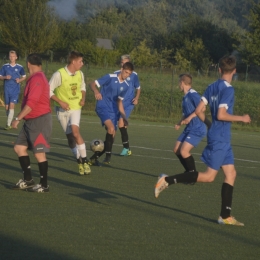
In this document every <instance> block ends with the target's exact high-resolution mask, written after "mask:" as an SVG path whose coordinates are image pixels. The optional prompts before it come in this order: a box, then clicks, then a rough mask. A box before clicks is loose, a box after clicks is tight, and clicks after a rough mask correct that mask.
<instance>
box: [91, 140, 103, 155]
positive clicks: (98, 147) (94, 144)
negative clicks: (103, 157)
mask: <svg viewBox="0 0 260 260" xmlns="http://www.w3.org/2000/svg"><path fill="white" fill-rule="evenodd" d="M90 149H91V151H93V152H102V151H103V150H104V142H103V141H102V140H100V139H94V140H92V141H91V142H90Z"/></svg>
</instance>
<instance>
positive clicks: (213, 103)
mask: <svg viewBox="0 0 260 260" xmlns="http://www.w3.org/2000/svg"><path fill="white" fill-rule="evenodd" d="M219 72H220V73H221V79H219V80H217V81H216V82H214V83H212V84H211V85H209V86H208V88H207V89H206V91H205V93H204V94H203V96H202V98H201V101H200V103H199V105H198V107H197V108H196V110H195V113H196V115H197V116H198V117H199V118H200V119H201V120H202V121H204V120H205V113H204V109H205V105H208V104H209V106H210V111H211V116H212V125H211V127H210V129H209V131H208V135H207V138H208V140H207V143H208V144H207V146H206V148H205V149H204V151H203V153H202V157H201V158H202V160H203V162H204V163H205V164H206V165H207V170H206V171H205V172H197V171H194V172H185V173H182V174H177V175H174V176H167V175H165V174H162V175H161V176H160V177H159V179H158V182H157V183H156V185H155V197H156V198H157V197H158V196H159V194H160V193H161V192H162V191H163V190H164V189H165V188H167V187H168V186H169V185H171V184H177V183H193V182H213V181H214V179H215V177H216V175H217V173H218V170H219V168H220V167H221V168H222V170H223V171H224V175H225V179H224V182H223V185H222V189H221V211H220V216H219V218H218V223H219V224H224V225H236V226H244V224H243V223H241V222H239V221H237V220H236V219H235V218H234V217H233V216H231V205H232V194H233V186H234V183H235V179H236V170H235V167H234V155H233V151H232V147H231V144H230V141H231V140H230V139H231V122H244V123H250V122H251V119H250V117H249V115H243V116H236V115H233V106H234V88H233V87H232V86H231V84H230V83H231V81H232V77H233V75H234V74H235V73H236V59H235V57H233V56H224V57H223V58H221V59H220V61H219Z"/></svg>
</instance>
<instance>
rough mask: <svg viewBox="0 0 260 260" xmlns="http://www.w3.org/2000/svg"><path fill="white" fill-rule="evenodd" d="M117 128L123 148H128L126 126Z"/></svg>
mask: <svg viewBox="0 0 260 260" xmlns="http://www.w3.org/2000/svg"><path fill="white" fill-rule="evenodd" d="M119 130H120V132H121V139H122V144H123V146H124V148H126V149H129V140H128V133H127V128H126V127H120V128H119Z"/></svg>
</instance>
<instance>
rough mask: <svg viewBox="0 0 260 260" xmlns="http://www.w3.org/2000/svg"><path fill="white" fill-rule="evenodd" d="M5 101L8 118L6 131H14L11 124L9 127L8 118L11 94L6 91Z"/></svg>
mask: <svg viewBox="0 0 260 260" xmlns="http://www.w3.org/2000/svg"><path fill="white" fill-rule="evenodd" d="M4 100H5V113H6V116H7V120H6V127H5V130H10V129H12V127H11V124H9V125H8V116H9V105H10V102H11V100H10V94H9V93H8V92H7V91H6V90H5V91H4Z"/></svg>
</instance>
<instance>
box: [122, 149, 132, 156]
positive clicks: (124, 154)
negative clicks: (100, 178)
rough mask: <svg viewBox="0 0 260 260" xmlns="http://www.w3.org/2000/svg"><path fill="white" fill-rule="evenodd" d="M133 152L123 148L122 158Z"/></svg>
mask: <svg viewBox="0 0 260 260" xmlns="http://www.w3.org/2000/svg"><path fill="white" fill-rule="evenodd" d="M131 154H132V152H131V150H130V149H126V148H123V150H122V152H121V153H120V155H121V156H129V155H131Z"/></svg>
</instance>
